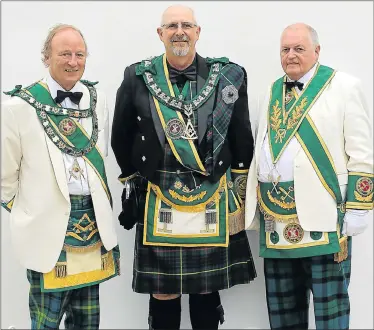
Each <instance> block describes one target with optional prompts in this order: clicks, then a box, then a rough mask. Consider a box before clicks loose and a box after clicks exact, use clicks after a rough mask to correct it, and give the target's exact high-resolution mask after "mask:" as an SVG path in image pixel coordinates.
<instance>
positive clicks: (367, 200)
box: [353, 190, 374, 203]
mask: <svg viewBox="0 0 374 330" xmlns="http://www.w3.org/2000/svg"><path fill="white" fill-rule="evenodd" d="M353 193H354V195H355V197H356V199H357V200H358V201H359V202H364V203H370V202H371V200H372V199H373V195H374V193H371V194H370V195H369V196H366V197H364V196H361V195H360V194H359V193H358V192H357V191H356V190H355V191H354V192H353Z"/></svg>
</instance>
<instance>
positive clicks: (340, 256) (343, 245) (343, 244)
mask: <svg viewBox="0 0 374 330" xmlns="http://www.w3.org/2000/svg"><path fill="white" fill-rule="evenodd" d="M339 245H340V251H339V252H337V253H335V254H334V261H335V262H338V263H340V262H342V261H344V260H346V259H347V258H348V237H343V238H341V239H340V242H339Z"/></svg>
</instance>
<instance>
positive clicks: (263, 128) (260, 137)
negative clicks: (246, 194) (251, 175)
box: [255, 100, 269, 166]
mask: <svg viewBox="0 0 374 330" xmlns="http://www.w3.org/2000/svg"><path fill="white" fill-rule="evenodd" d="M268 101H269V100H268ZM268 103H269V102H268ZM268 103H266V104H267V108H266V111H263V112H262V115H261V117H260V119H259V122H258V131H257V139H256V142H255V143H256V147H255V158H256V166H258V164H259V161H260V154H261V149H262V145H263V142H264V139H265V135H266V132H267V128H268V123H267V116H268V111H269V110H268ZM260 110H261V109H260ZM259 112H260V113H261V111H259Z"/></svg>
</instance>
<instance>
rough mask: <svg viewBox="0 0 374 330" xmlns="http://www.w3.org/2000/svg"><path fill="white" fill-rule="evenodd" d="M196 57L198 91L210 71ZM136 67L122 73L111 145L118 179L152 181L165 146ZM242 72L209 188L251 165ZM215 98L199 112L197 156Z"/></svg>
mask: <svg viewBox="0 0 374 330" xmlns="http://www.w3.org/2000/svg"><path fill="white" fill-rule="evenodd" d="M196 56H197V58H196V61H197V90H198V91H199V90H200V89H201V88H202V87H203V85H204V83H205V80H206V79H207V77H208V74H209V70H210V68H209V66H208V65H207V63H206V61H205V59H204V58H203V57H201V56H199V55H198V54H196ZM137 64H139V63H134V64H132V65H130V66H129V67H127V68H126V69H125V73H124V79H123V82H122V84H121V86H120V87H119V89H118V91H117V98H116V105H115V111H114V118H113V126H112V137H111V145H112V148H113V151H114V154H115V157H116V159H117V163H118V165H119V166H120V168H121V175H120V178H127V177H130V176H132V175H133V174H135V173H138V174H140V175H141V176H142V177H145V178H146V179H148V180H150V181H152V180H153V179H154V178H155V174H156V170H158V169H160V168H161V165H162V161H163V155H164V145H165V143H167V142H165V141H166V139H165V133H164V131H163V128H162V126H161V122H160V120H159V118H158V117H157V114H156V111H154V110H155V109H154V107H155V106H154V102H153V99H152V97H151V96H150V93H149V91H148V89H147V87H146V85H145V82H144V80H143V77H142V76H137V75H136V74H135V67H136V65H137ZM242 70H243V72H244V80H243V84H242V85H241V87H240V89H239V98H238V99H237V100H236V102H235V106H234V110H233V113H232V117H231V121H230V124H229V128H228V133H227V135H226V140H225V142H224V145H223V147H222V149H221V151H220V153H219V155H218V157H217V161H216V163H215V164H214V166H213V171H212V173H211V174H210V175H209V177H208V178H207V179H208V180H210V181H212V182H216V181H218V180H219V179H220V178H221V177H222V175H223V174H224V173H225V172H226V170H227V168H228V167H229V166H231V168H232V169H248V168H249V166H250V163H251V161H252V157H253V137H252V132H251V125H250V120H249V111H248V96H247V76H246V72H245V70H244V68H242ZM216 97H217V93H216V95H215V96H214V97H211V98H210V99H209V100H208V101H207V102H206V103H205V104H203V105H202V106H201V107H200V108H199V109H198V110H197V112H198V138H199V139H198V143H199V147H198V150H199V149H200V148H203V147H204V146H203V144H204V141H205V139H204V136H205V133H206V130H207V118H208V116H209V115H210V114H211V113H212V110H213V108H214V103H215V101H216ZM152 108H153V110H151V109H152ZM155 183H156V182H155Z"/></svg>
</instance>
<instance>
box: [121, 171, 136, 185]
mask: <svg viewBox="0 0 374 330" xmlns="http://www.w3.org/2000/svg"><path fill="white" fill-rule="evenodd" d="M137 175H138V173H137V172H135V173H133V174H131V175H129V176H126V177H122V176H119V177H118V180H119V181H120V182H121V183H123V184H125V183H126V182H127V181H129V180H131V179H133V178H135V177H136V176H137Z"/></svg>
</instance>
